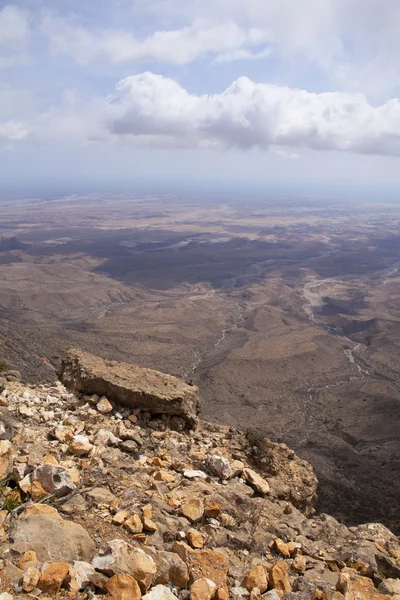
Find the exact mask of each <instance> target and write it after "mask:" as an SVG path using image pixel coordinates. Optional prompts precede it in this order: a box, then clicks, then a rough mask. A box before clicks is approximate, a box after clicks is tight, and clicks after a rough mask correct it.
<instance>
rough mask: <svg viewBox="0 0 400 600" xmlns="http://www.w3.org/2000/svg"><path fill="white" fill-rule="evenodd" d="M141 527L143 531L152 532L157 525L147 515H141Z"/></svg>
mask: <svg viewBox="0 0 400 600" xmlns="http://www.w3.org/2000/svg"><path fill="white" fill-rule="evenodd" d="M143 529H144V531H150V532H151V533H153V532H154V531H157V525H156V524H155V523H154V521H152V519H150V518H149V517H146V516H143Z"/></svg>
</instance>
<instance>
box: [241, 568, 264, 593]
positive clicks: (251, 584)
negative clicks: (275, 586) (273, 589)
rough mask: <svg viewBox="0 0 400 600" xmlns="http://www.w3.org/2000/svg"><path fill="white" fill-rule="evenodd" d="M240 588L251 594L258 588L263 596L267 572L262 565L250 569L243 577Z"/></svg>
mask: <svg viewBox="0 0 400 600" xmlns="http://www.w3.org/2000/svg"><path fill="white" fill-rule="evenodd" d="M242 587H244V588H245V589H246V590H247V591H248V592H251V591H252V590H253V589H254V588H258V589H259V590H260V592H261V594H263V593H264V592H266V591H267V589H268V576H267V570H266V568H265V567H264V566H263V565H257V566H256V567H253V568H252V569H250V571H249V572H248V573H247V574H246V575H245V576H244V578H243V581H242Z"/></svg>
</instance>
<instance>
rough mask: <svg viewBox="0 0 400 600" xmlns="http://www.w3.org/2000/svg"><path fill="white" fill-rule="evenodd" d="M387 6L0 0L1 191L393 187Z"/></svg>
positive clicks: (393, 16) (392, 15)
mask: <svg viewBox="0 0 400 600" xmlns="http://www.w3.org/2000/svg"><path fill="white" fill-rule="evenodd" d="M399 31H400V2H399V0H301V2H300V1H299V0H246V1H244V0H79V1H78V0H57V1H54V0H15V2H14V3H7V2H4V0H0V186H1V183H2V184H3V185H7V186H8V188H9V189H12V187H13V186H15V188H16V189H17V188H18V189H19V188H20V187H21V186H25V187H26V188H29V186H34V185H36V184H40V183H41V182H51V183H54V184H57V182H60V184H61V183H63V185H65V184H70V185H74V184H76V183H79V182H85V183H86V185H89V186H90V184H91V182H93V185H95V184H96V183H97V184H98V183H99V182H100V183H102V184H104V185H108V186H111V187H112V186H113V185H115V186H116V187H118V184H119V183H121V182H131V181H132V182H134V181H135V180H138V179H140V178H142V179H147V180H149V181H154V182H157V184H158V185H162V182H163V181H165V182H167V181H172V180H177V181H187V182H190V181H193V182H207V181H217V182H220V183H221V182H230V184H233V185H235V182H237V183H238V184H239V183H240V184H241V185H244V184H246V182H249V184H250V183H251V182H253V183H254V182H258V183H260V182H261V183H263V182H271V181H286V182H291V183H292V184H293V185H295V184H296V182H300V183H301V182H303V183H307V182H308V183H309V182H322V183H323V182H326V184H327V185H330V184H331V183H337V182H343V183H344V184H346V183H348V184H349V185H350V186H351V185H357V184H360V185H366V186H374V185H378V184H381V183H384V184H386V185H394V186H397V185H400V102H399V94H400V68H399V65H400V36H399V35H398V32H399Z"/></svg>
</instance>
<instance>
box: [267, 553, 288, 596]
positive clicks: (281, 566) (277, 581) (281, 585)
mask: <svg viewBox="0 0 400 600" xmlns="http://www.w3.org/2000/svg"><path fill="white" fill-rule="evenodd" d="M288 571H289V567H288V565H287V563H285V561H284V560H278V562H277V563H275V564H274V565H273V566H272V568H271V570H270V572H269V587H270V588H271V589H274V590H278V591H280V592H283V593H284V594H288V593H289V592H291V591H292V586H291V585H290V581H289V576H288Z"/></svg>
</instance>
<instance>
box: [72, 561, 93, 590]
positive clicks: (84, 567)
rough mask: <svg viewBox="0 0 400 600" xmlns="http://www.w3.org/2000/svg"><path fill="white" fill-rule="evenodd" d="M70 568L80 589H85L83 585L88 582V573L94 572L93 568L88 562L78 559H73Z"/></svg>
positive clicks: (86, 584)
mask: <svg viewBox="0 0 400 600" xmlns="http://www.w3.org/2000/svg"><path fill="white" fill-rule="evenodd" d="M72 569H73V573H74V578H75V581H76V583H77V585H78V587H79V589H80V590H83V589H85V587H86V586H88V585H89V584H90V579H89V577H90V575H94V574H95V573H96V570H95V568H94V567H93V566H92V565H91V564H90V563H87V562H82V561H80V560H75V561H74V562H73V563H72Z"/></svg>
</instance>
